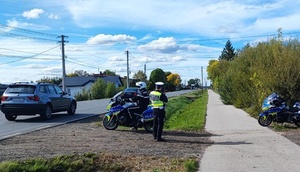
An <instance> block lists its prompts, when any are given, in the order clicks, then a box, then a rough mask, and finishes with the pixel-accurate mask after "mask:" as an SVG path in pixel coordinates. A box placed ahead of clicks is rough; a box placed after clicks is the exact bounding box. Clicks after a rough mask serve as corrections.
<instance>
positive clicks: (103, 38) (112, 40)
mask: <svg viewBox="0 0 300 172" xmlns="http://www.w3.org/2000/svg"><path fill="white" fill-rule="evenodd" d="M134 41H136V38H135V37H134V36H128V35H124V34H119V35H106V34H99V35H96V36H94V37H91V38H89V39H88V41H87V43H88V44H91V45H95V44H104V45H105V44H108V45H112V44H116V43H126V44H128V43H132V42H134Z"/></svg>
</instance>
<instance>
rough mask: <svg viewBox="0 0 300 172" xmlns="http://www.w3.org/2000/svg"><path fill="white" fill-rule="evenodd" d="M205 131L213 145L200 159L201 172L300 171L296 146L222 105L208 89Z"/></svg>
mask: <svg viewBox="0 0 300 172" xmlns="http://www.w3.org/2000/svg"><path fill="white" fill-rule="evenodd" d="M208 93H209V100H208V105H207V118H206V126H205V129H206V130H207V131H208V132H210V133H212V134H213V136H212V137H211V140H212V141H214V144H212V145H211V146H209V147H208V148H207V149H206V150H205V153H204V155H203V157H202V159H201V162H200V171H201V172H267V171H270V172H296V171H300V147H299V146H298V145H296V144H294V143H292V142H291V141H289V140H288V139H286V138H285V137H283V136H281V135H279V134H277V133H276V132H274V131H272V130H270V129H268V128H266V127H262V126H260V125H259V124H258V122H257V120H256V119H254V118H252V117H250V116H249V115H248V114H247V113H246V112H244V111H243V110H240V109H237V108H235V107H233V106H230V105H224V104H223V103H222V102H221V100H220V96H219V95H218V94H216V93H214V92H213V91H211V90H208Z"/></svg>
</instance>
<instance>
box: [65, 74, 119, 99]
mask: <svg viewBox="0 0 300 172" xmlns="http://www.w3.org/2000/svg"><path fill="white" fill-rule="evenodd" d="M98 78H101V79H103V80H104V81H105V82H106V83H108V82H111V83H114V84H115V86H116V87H122V86H123V82H122V80H121V77H120V76H108V75H94V76H81V77H66V78H65V79H66V81H65V84H66V91H67V92H68V93H69V94H70V95H72V96H75V95H76V94H77V93H79V92H82V90H83V89H86V90H88V89H90V87H91V86H92V85H93V84H94V82H95V81H96V80H97V79H98ZM59 86H62V83H60V84H59Z"/></svg>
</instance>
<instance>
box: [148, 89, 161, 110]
mask: <svg viewBox="0 0 300 172" xmlns="http://www.w3.org/2000/svg"><path fill="white" fill-rule="evenodd" d="M160 96H161V93H160V92H158V91H151V93H150V94H149V97H150V101H151V105H152V106H153V108H161V107H163V106H164V102H163V101H161V100H160Z"/></svg>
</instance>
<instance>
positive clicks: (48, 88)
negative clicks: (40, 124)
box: [1, 82, 77, 121]
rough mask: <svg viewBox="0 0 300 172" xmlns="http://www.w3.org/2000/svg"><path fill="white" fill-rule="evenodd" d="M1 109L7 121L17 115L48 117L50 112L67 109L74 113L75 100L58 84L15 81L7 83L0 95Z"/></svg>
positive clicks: (70, 113)
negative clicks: (0, 95)
mask: <svg viewBox="0 0 300 172" xmlns="http://www.w3.org/2000/svg"><path fill="white" fill-rule="evenodd" d="M1 102H2V104H1V111H2V112H3V113H4V114H5V117H6V119H7V120H8V121H14V120H15V119H16V118H17V116H19V115H36V114H39V115H40V116H41V117H42V118H43V119H50V118H51V116H52V113H55V112H62V111H67V113H68V114H69V115H74V114H75V112H76V108H77V102H76V100H75V98H74V97H72V96H70V95H68V94H67V93H66V92H64V91H63V90H62V89H61V88H60V87H59V86H58V85H55V84H51V83H32V82H17V83H14V84H10V85H8V87H7V88H6V90H5V92H4V93H3V95H2V97H1Z"/></svg>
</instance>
